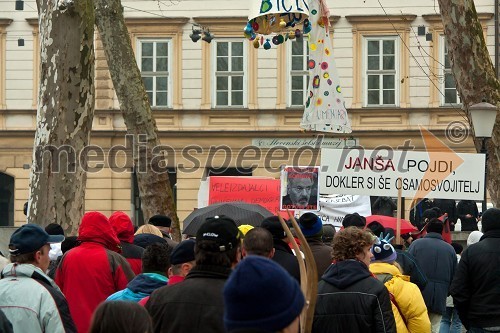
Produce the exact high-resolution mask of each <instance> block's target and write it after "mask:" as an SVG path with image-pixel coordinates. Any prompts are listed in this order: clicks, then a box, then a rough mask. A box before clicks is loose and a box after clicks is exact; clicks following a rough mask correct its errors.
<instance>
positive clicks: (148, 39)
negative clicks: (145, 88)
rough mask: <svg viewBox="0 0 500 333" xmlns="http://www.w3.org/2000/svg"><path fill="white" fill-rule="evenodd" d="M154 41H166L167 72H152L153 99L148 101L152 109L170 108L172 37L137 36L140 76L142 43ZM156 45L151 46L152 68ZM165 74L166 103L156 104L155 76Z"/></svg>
mask: <svg viewBox="0 0 500 333" xmlns="http://www.w3.org/2000/svg"><path fill="white" fill-rule="evenodd" d="M143 42H145V43H154V45H156V43H158V42H161V43H165V42H166V43H167V52H168V55H167V56H168V59H167V72H166V73H164V72H152V75H151V76H152V77H153V100H152V101H150V103H151V108H153V109H165V108H171V107H172V98H173V93H172V88H173V85H172V58H173V53H172V39H171V38H138V39H137V56H136V58H137V65H138V66H139V70H140V71H141V77H142V74H143V71H142V61H141V60H142V43H143ZM155 65H156V47H154V46H153V68H155V67H156V66H155ZM155 73H161V75H155ZM165 74H166V76H167V105H159V106H157V105H156V80H155V79H154V78H156V77H157V76H163V75H165Z"/></svg>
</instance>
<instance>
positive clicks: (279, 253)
mask: <svg viewBox="0 0 500 333" xmlns="http://www.w3.org/2000/svg"><path fill="white" fill-rule="evenodd" d="M260 226H261V227H262V228H264V229H267V230H268V231H269V232H270V233H271V235H273V244H274V255H273V257H272V260H273V261H275V262H276V263H278V264H279V265H280V266H281V267H283V268H284V269H285V270H286V271H287V272H288V273H289V274H290V275H291V276H293V277H294V278H295V279H296V280H297V281H299V282H300V269H299V262H298V261H297V258H296V257H295V255H294V254H293V252H292V250H291V249H290V246H288V239H287V237H286V233H285V230H284V229H283V227H282V226H281V223H280V220H279V217H278V216H271V217H267V218H265V219H264V220H263V221H262V223H261V225H260Z"/></svg>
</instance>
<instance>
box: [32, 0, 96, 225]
mask: <svg viewBox="0 0 500 333" xmlns="http://www.w3.org/2000/svg"><path fill="white" fill-rule="evenodd" d="M37 6H38V14H39V22H40V23H39V25H40V27H39V28H40V50H41V55H40V58H41V64H40V88H39V93H38V109H37V125H36V126H37V127H36V137H35V148H34V150H33V151H34V152H33V163H32V168H31V174H30V195H29V211H28V222H33V223H38V224H40V225H43V226H45V225H47V224H49V223H52V222H55V223H59V224H60V225H61V226H62V227H63V229H65V230H66V232H67V234H76V232H77V228H78V225H79V223H80V220H81V217H82V215H83V212H84V198H85V184H86V173H85V171H84V169H82V168H81V167H80V166H81V164H83V165H86V157H85V151H84V149H83V148H84V147H85V146H87V145H88V142H89V135H90V131H91V129H92V118H93V114H94V44H93V43H94V42H93V41H94V8H93V4H92V1H91V0H75V1H54V0H47V1H41V0H37ZM82 151H83V154H82ZM44 152H45V153H44ZM50 155H52V156H50ZM80 162H81V164H80Z"/></svg>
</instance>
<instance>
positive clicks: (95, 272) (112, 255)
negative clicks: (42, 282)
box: [56, 212, 134, 333]
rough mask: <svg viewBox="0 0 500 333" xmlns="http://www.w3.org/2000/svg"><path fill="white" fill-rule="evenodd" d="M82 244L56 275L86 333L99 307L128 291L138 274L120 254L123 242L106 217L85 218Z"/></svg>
mask: <svg viewBox="0 0 500 333" xmlns="http://www.w3.org/2000/svg"><path fill="white" fill-rule="evenodd" d="M78 241H79V242H80V243H81V244H80V245H79V246H77V247H75V248H73V249H71V250H69V251H68V252H66V253H65V254H64V255H63V257H62V259H61V262H60V263H59V267H58V268H57V271H56V283H57V284H58V285H59V287H60V288H61V290H62V292H63V293H64V295H66V298H67V299H68V304H69V308H70V310H71V314H72V315H73V319H74V321H75V324H76V327H77V328H78V332H79V333H86V332H87V331H88V329H89V325H90V318H91V316H92V313H93V312H94V310H95V309H96V308H97V306H98V305H99V303H101V302H102V301H104V300H105V299H106V298H107V297H108V296H109V295H111V294H112V293H114V292H117V291H118V290H122V289H124V288H125V287H127V283H128V282H129V281H130V280H132V279H133V278H134V273H133V272H132V269H131V268H130V265H129V263H128V262H127V261H126V260H125V258H124V257H122V256H121V255H120V254H119V252H120V250H121V248H120V241H119V240H118V238H117V237H116V233H115V231H114V230H113V228H112V227H111V224H110V223H109V221H108V218H107V217H106V216H104V215H103V214H101V213H99V212H88V213H85V215H83V218H82V223H81V224H80V227H79V229H78Z"/></svg>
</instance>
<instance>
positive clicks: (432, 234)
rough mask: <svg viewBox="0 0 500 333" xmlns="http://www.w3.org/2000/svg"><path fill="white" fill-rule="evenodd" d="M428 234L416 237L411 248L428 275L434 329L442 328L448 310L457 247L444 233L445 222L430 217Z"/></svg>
mask: <svg viewBox="0 0 500 333" xmlns="http://www.w3.org/2000/svg"><path fill="white" fill-rule="evenodd" d="M427 232H428V233H427V235H425V236H424V237H423V238H420V239H417V240H415V241H413V243H412V244H411V245H410V248H409V249H408V252H409V253H410V254H411V255H412V256H413V257H414V258H415V259H416V261H417V263H418V265H419V266H420V268H421V269H422V271H423V272H424V274H425V276H426V277H427V280H428V282H427V285H426V286H425V288H424V289H423V290H422V295H423V297H424V301H425V304H426V305H427V312H428V313H429V319H430V320H431V325H432V332H433V333H434V332H439V326H440V324H441V317H442V315H443V314H444V313H445V312H446V297H447V296H448V289H449V287H450V284H451V280H452V279H453V275H454V274H455V269H456V267H457V256H456V254H455V250H454V249H453V247H452V246H451V245H450V244H448V243H446V242H445V241H444V240H443V237H442V236H441V233H442V232H443V223H442V222H441V221H439V220H438V219H436V218H434V219H432V220H430V221H429V223H428V226H427Z"/></svg>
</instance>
